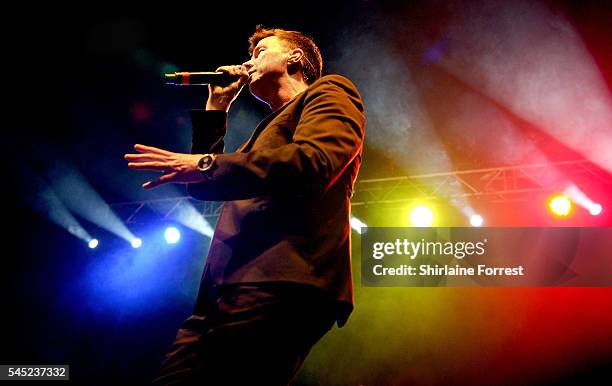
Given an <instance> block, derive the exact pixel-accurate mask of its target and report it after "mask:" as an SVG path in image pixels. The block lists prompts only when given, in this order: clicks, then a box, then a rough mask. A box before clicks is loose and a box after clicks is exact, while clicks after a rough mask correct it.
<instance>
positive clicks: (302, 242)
mask: <svg viewBox="0 0 612 386" xmlns="http://www.w3.org/2000/svg"><path fill="white" fill-rule="evenodd" d="M191 118H192V123H193V146H192V153H196V154H200V153H211V152H212V153H217V154H218V156H217V159H216V162H215V166H214V167H213V169H212V171H211V172H210V173H208V176H207V178H206V180H205V181H204V182H200V183H196V184H190V185H188V191H189V194H190V195H191V196H193V197H194V198H197V199H201V200H214V201H225V204H224V205H223V209H222V211H221V214H220V216H219V219H218V221H217V226H216V229H215V234H214V236H213V240H212V243H211V246H210V251H209V254H208V259H207V262H206V267H205V271H204V277H203V283H202V284H203V285H207V286H210V285H213V286H219V285H223V284H230V283H261V282H292V283H301V284H306V285H311V286H315V287H317V288H320V289H322V290H324V291H326V292H328V293H329V294H330V295H331V296H333V298H334V299H336V300H337V301H338V303H337V304H338V306H339V307H338V311H339V312H338V325H340V326H341V325H343V324H344V323H345V322H346V319H347V318H348V315H349V314H350V312H351V310H352V307H353V287H352V278H351V255H350V251H351V245H350V234H351V229H350V224H349V212H350V204H349V199H350V197H351V195H352V189H353V184H354V181H355V179H356V177H357V172H358V170H359V165H360V163H361V151H362V145H363V140H364V134H365V115H364V107H363V103H362V101H361V96H360V95H359V92H358V91H357V89H356V88H355V86H354V85H353V84H352V83H351V82H350V81H349V80H348V79H346V78H344V77H342V76H340V75H328V76H324V77H322V78H320V79H318V80H317V81H316V82H314V83H313V84H312V85H310V87H309V88H308V89H307V90H305V91H304V92H302V93H301V94H299V95H297V96H296V97H295V98H294V99H293V100H291V101H290V102H288V103H287V104H286V105H284V106H283V107H281V108H280V109H278V110H277V111H275V112H273V113H272V114H270V115H269V116H267V117H266V118H265V119H264V120H263V121H262V122H261V123H260V124H259V125H258V126H257V127H256V128H255V130H254V132H253V135H252V136H251V138H250V139H249V140H248V141H247V142H246V143H245V144H244V145H243V146H242V147H241V148H240V149H238V151H236V152H234V153H226V154H221V153H223V146H224V143H223V136H224V135H225V129H226V124H227V114H226V113H225V112H222V111H203V110H193V111H192V112H191ZM200 296H202V295H200ZM196 309H197V304H196Z"/></svg>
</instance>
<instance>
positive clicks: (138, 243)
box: [132, 238, 142, 248]
mask: <svg viewBox="0 0 612 386" xmlns="http://www.w3.org/2000/svg"><path fill="white" fill-rule="evenodd" d="M141 245H142V240H141V239H139V238H135V239H134V240H132V248H140V246H141Z"/></svg>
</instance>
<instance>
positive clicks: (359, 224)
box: [351, 216, 368, 234]
mask: <svg viewBox="0 0 612 386" xmlns="http://www.w3.org/2000/svg"><path fill="white" fill-rule="evenodd" d="M367 227H368V226H367V224H366V223H364V222H363V221H361V220H360V219H358V218H357V217H355V216H351V228H353V229H354V230H355V231H356V232H357V233H359V234H362V233H363V232H364V231H365V229H363V228H367Z"/></svg>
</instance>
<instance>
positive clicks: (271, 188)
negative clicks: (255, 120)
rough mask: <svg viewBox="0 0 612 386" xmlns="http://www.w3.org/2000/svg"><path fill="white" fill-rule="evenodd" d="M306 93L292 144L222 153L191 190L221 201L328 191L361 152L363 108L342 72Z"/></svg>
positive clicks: (197, 195)
mask: <svg viewBox="0 0 612 386" xmlns="http://www.w3.org/2000/svg"><path fill="white" fill-rule="evenodd" d="M307 93H308V94H307V95H306V97H305V100H304V102H303V103H304V106H303V110H302V113H301V116H300V119H299V121H298V123H297V126H296V129H295V132H294V134H293V138H292V142H291V143H288V144H286V145H283V146H280V147H277V148H273V149H265V148H261V149H255V150H251V151H248V152H246V153H228V154H220V155H219V156H218V157H217V159H216V162H215V163H216V165H215V167H214V169H213V170H212V172H211V173H209V174H208V176H207V179H206V180H205V181H203V182H199V183H196V184H190V185H189V187H188V189H189V193H190V194H191V195H192V196H193V197H194V198H198V199H202V200H216V201H229V200H238V199H247V198H252V197H257V196H264V195H277V194H282V195H287V194H289V195H292V194H299V195H302V194H322V193H324V192H325V191H326V190H327V189H328V188H329V187H330V186H331V185H333V183H334V182H335V181H336V180H337V179H338V178H339V177H340V176H341V175H342V173H343V172H344V170H345V169H346V167H347V166H348V165H349V164H350V163H351V162H352V161H353V159H354V158H355V157H356V156H357V155H358V154H359V153H360V152H361V148H362V145H363V138H364V134H365V133H364V132H365V115H364V107H363V103H362V101H361V97H360V95H359V93H358V92H357V90H356V88H355V86H354V85H353V84H352V83H351V82H350V81H348V79H346V78H344V77H341V76H337V75H335V76H327V77H324V78H322V79H319V81H317V83H316V84H315V85H313V86H312V87H311V89H310V90H308V91H307Z"/></svg>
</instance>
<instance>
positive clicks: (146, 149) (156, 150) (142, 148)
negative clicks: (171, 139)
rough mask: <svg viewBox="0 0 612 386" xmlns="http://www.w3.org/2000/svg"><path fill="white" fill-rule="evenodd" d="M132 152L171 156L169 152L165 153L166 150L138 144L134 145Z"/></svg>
mask: <svg viewBox="0 0 612 386" xmlns="http://www.w3.org/2000/svg"><path fill="white" fill-rule="evenodd" d="M134 150H136V151H137V152H139V153H154V154H162V155H170V154H172V152H171V151H167V150H164V149H160V148H158V147H153V146H145V145H141V144H139V143H137V144H136V145H134Z"/></svg>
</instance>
